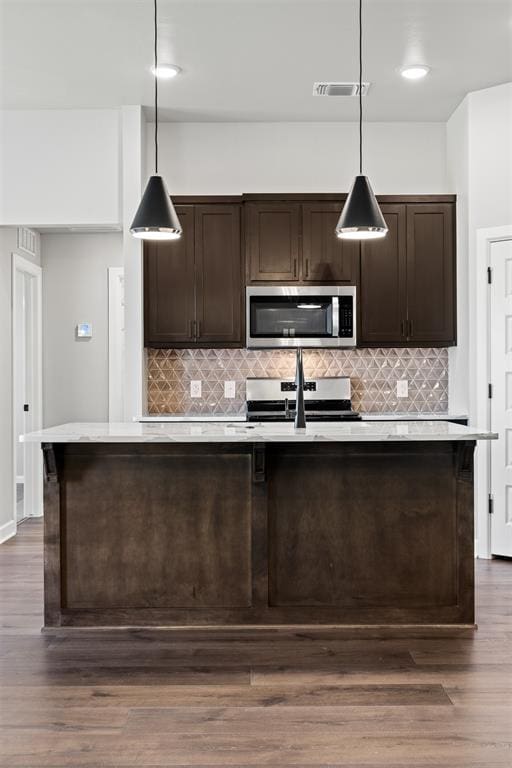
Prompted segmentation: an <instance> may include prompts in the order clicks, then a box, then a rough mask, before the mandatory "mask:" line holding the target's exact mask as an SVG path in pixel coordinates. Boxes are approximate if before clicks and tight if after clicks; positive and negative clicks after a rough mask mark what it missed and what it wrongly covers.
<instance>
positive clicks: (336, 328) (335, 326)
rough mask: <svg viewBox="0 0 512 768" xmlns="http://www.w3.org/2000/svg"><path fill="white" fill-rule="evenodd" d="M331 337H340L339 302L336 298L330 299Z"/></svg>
mask: <svg viewBox="0 0 512 768" xmlns="http://www.w3.org/2000/svg"><path fill="white" fill-rule="evenodd" d="M332 335H333V337H335V338H336V337H337V336H339V335H340V300H339V298H338V297H337V296H333V297H332Z"/></svg>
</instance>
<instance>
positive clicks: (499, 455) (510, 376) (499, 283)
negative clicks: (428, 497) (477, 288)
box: [489, 240, 512, 557]
mask: <svg viewBox="0 0 512 768" xmlns="http://www.w3.org/2000/svg"><path fill="white" fill-rule="evenodd" d="M490 267H491V270H492V283H491V288H490V291H491V303H490V324H489V331H490V343H489V350H490V371H491V382H492V399H491V429H492V431H493V432H498V433H499V440H495V441H493V442H492V443H491V467H490V473H491V478H490V482H491V496H492V502H493V507H492V508H493V515H492V517H491V552H492V554H493V555H502V556H506V557H512V240H502V241H498V242H493V243H491V246H490Z"/></svg>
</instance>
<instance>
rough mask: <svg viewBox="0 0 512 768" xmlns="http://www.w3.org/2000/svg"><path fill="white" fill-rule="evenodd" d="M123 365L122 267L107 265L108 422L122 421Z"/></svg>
mask: <svg viewBox="0 0 512 768" xmlns="http://www.w3.org/2000/svg"><path fill="white" fill-rule="evenodd" d="M121 286H122V288H121ZM124 366H125V343H124V267H108V420H109V421H110V422H119V421H124Z"/></svg>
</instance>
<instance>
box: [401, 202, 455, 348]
mask: <svg viewBox="0 0 512 768" xmlns="http://www.w3.org/2000/svg"><path fill="white" fill-rule="evenodd" d="M454 213H455V209H454V206H453V205H450V204H430V203H426V204H423V205H408V206H407V304H408V319H409V332H408V333H409V340H410V342H411V343H415V344H418V345H421V344H437V343H446V344H449V343H455V293H454V291H455V244H454V229H455V228H454Z"/></svg>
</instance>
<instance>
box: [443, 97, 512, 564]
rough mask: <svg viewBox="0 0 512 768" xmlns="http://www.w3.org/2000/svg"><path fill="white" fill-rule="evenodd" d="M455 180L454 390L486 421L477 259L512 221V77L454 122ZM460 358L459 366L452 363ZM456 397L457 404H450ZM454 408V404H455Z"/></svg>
mask: <svg viewBox="0 0 512 768" xmlns="http://www.w3.org/2000/svg"><path fill="white" fill-rule="evenodd" d="M447 137H448V142H447V147H448V167H449V171H450V176H449V177H450V182H451V183H453V185H454V191H455V192H456V193H457V195H458V198H459V206H458V227H457V230H458V249H459V254H458V255H459V258H458V261H459V278H458V289H459V293H458V306H459V346H458V349H457V350H454V351H453V353H452V354H451V358H450V396H451V397H453V398H454V400H456V402H457V404H459V403H465V404H467V412H468V413H469V415H470V421H471V423H472V424H474V425H475V426H480V427H486V426H487V424H484V423H482V418H484V419H485V417H482V414H483V413H485V412H486V410H487V409H486V407H485V404H482V403H481V402H479V400H480V401H481V400H482V398H485V397H486V382H485V380H484V381H483V386H482V376H483V377H484V379H485V378H486V373H487V372H486V370H485V368H486V361H485V360H484V359H481V352H480V351H479V349H480V348H479V347H478V346H477V341H478V339H479V337H480V338H481V337H482V334H484V335H485V334H486V328H485V323H483V322H477V318H476V308H477V306H480V303H481V299H480V297H482V296H483V297H484V300H485V291H486V286H485V282H486V268H487V264H486V262H485V259H484V258H482V259H481V261H480V262H479V261H478V258H477V233H478V231H479V230H480V229H482V228H491V227H503V226H505V225H512V83H507V84H504V85H500V86H496V87H494V88H487V89H485V90H482V91H475V92H474V93H470V94H468V95H467V96H466V98H465V99H464V101H463V102H462V104H461V105H460V106H459V107H458V109H457V110H456V111H455V112H454V114H453V115H452V116H451V118H450V120H449V121H448V124H447ZM452 363H453V365H452ZM451 404H452V403H450V405H451ZM452 410H453V409H452ZM487 494H488V485H487V447H486V446H485V445H483V444H482V445H480V446H479V447H478V449H477V452H476V488H475V498H476V510H477V519H476V538H477V552H478V554H479V555H481V556H483V557H486V556H487V553H488V536H487V527H488V515H487Z"/></svg>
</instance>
